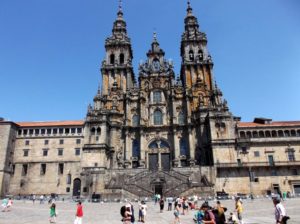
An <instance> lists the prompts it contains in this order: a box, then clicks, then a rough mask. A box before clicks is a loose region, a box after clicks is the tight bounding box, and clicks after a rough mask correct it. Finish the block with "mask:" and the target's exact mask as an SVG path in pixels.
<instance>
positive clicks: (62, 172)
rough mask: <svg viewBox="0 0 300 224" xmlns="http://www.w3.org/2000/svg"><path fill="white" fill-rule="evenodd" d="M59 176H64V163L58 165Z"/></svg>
mask: <svg viewBox="0 0 300 224" xmlns="http://www.w3.org/2000/svg"><path fill="white" fill-rule="evenodd" d="M58 174H64V164H63V163H59V164H58Z"/></svg>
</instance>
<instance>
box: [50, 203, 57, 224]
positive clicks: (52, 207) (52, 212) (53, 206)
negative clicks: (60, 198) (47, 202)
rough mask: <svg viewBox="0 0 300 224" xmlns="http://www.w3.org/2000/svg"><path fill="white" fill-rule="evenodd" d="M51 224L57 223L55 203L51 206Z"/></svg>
mask: <svg viewBox="0 0 300 224" xmlns="http://www.w3.org/2000/svg"><path fill="white" fill-rule="evenodd" d="M49 222H50V223H56V205H55V203H52V204H51V206H50V218H49Z"/></svg>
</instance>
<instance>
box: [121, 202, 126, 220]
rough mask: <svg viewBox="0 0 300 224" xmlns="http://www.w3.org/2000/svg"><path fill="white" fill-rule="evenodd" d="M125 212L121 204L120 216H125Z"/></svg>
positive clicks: (124, 207)
mask: <svg viewBox="0 0 300 224" xmlns="http://www.w3.org/2000/svg"><path fill="white" fill-rule="evenodd" d="M125 212H126V206H125V205H123V206H122V207H121V209H120V214H121V216H122V217H125Z"/></svg>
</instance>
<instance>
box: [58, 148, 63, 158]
mask: <svg viewBox="0 0 300 224" xmlns="http://www.w3.org/2000/svg"><path fill="white" fill-rule="evenodd" d="M63 154H64V149H62V148H59V149H57V155H58V156H62V155H63Z"/></svg>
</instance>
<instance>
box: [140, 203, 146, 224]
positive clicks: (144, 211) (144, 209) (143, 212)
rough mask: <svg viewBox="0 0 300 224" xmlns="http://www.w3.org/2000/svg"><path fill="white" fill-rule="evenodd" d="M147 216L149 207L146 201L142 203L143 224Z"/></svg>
mask: <svg viewBox="0 0 300 224" xmlns="http://www.w3.org/2000/svg"><path fill="white" fill-rule="evenodd" d="M146 214H147V205H146V203H145V202H144V201H142V204H141V215H142V216H141V222H142V223H145V217H146Z"/></svg>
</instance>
